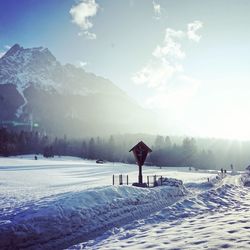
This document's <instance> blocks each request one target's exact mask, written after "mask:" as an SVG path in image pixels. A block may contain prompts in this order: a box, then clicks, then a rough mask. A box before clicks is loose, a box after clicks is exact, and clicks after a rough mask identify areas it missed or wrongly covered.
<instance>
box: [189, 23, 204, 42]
mask: <svg viewBox="0 0 250 250" xmlns="http://www.w3.org/2000/svg"><path fill="white" fill-rule="evenodd" d="M187 27H188V29H187V37H188V38H189V39H190V40H193V41H195V42H199V41H200V39H201V36H200V35H198V34H197V33H196V32H197V31H198V30H199V29H201V28H202V27H203V23H202V22H201V21H194V22H192V23H189V24H188V25H187Z"/></svg>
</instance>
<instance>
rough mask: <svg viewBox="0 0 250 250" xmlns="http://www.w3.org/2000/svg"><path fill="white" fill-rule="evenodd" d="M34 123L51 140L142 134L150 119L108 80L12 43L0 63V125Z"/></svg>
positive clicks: (44, 52)
mask: <svg viewBox="0 0 250 250" xmlns="http://www.w3.org/2000/svg"><path fill="white" fill-rule="evenodd" d="M31 115H32V120H33V121H35V122H37V123H38V124H39V129H40V130H42V131H46V132H49V133H53V134H56V135H63V134H67V135H70V136H73V137H78V136H80V135H97V134H99V135H104V134H109V133H120V132H121V133H124V132H145V131H142V130H141V128H142V125H143V123H145V122H146V123H147V124H148V123H150V120H151V119H150V118H149V117H148V114H147V112H146V111H145V110H143V109H142V108H141V107H140V106H139V105H138V104H137V103H136V102H135V101H133V100H132V99H131V98H130V97H129V96H128V95H127V94H126V93H125V92H123V91H122V90H120V89H119V88H118V87H117V86H116V85H115V84H113V83H112V82H111V81H109V80H107V79H104V78H102V77H98V76H96V75H94V74H91V73H87V72H85V71H84V70H83V69H81V68H77V67H75V66H73V65H70V64H66V65H62V64H61V63H60V62H58V61H57V60H56V58H55V57H54V56H53V55H52V53H51V52H50V51H49V50H48V49H46V48H43V47H38V48H27V49H24V48H22V47H21V46H20V45H18V44H16V45H14V46H13V47H12V48H10V50H9V51H7V53H6V54H5V55H4V56H3V57H2V58H0V121H1V122H2V123H4V122H6V121H15V122H19V123H22V122H28V121H29V120H30V117H31Z"/></svg>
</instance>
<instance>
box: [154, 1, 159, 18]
mask: <svg viewBox="0 0 250 250" xmlns="http://www.w3.org/2000/svg"><path fill="white" fill-rule="evenodd" d="M153 8H154V14H155V16H154V18H155V19H157V20H158V19H160V18H161V5H160V4H159V3H156V1H155V0H153Z"/></svg>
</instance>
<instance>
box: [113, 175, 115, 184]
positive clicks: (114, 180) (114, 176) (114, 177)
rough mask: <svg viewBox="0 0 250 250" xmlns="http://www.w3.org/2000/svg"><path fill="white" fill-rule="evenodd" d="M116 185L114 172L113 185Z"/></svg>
mask: <svg viewBox="0 0 250 250" xmlns="http://www.w3.org/2000/svg"><path fill="white" fill-rule="evenodd" d="M114 185H115V175H114V174H113V186H114Z"/></svg>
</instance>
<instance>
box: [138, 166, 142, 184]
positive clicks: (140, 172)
mask: <svg viewBox="0 0 250 250" xmlns="http://www.w3.org/2000/svg"><path fill="white" fill-rule="evenodd" d="M142 182H143V180H142V165H139V176H138V183H139V184H142Z"/></svg>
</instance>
